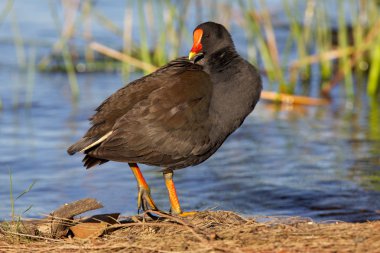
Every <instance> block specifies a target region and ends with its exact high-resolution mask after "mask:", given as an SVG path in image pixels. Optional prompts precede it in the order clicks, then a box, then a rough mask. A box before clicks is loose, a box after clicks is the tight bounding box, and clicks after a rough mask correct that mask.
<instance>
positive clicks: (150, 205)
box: [137, 187, 159, 212]
mask: <svg viewBox="0 0 380 253" xmlns="http://www.w3.org/2000/svg"><path fill="white" fill-rule="evenodd" d="M137 208H138V211H139V212H140V210H142V211H144V212H145V211H148V210H153V211H159V209H158V208H157V206H156V204H155V203H154V200H153V198H152V196H151V194H150V190H149V189H146V188H143V187H141V188H139V193H138V197H137Z"/></svg>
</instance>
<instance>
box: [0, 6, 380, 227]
mask: <svg viewBox="0 0 380 253" xmlns="http://www.w3.org/2000/svg"><path fill="white" fill-rule="evenodd" d="M35 2H41V5H37V4H35ZM45 2H46V1H43V0H39V1H33V4H32V3H31V2H29V1H23V4H20V2H19V1H16V2H15V5H16V6H15V11H17V13H18V15H17V17H18V18H19V20H18V22H19V25H20V29H22V34H23V36H24V37H25V38H29V39H36V38H38V39H40V40H41V39H43V40H44V41H47V42H51V43H52V42H54V39H55V38H56V36H57V32H56V31H55V28H54V26H53V24H52V22H51V18H50V17H49V15H50V14H49V12H47V13H45V12H43V11H44V10H46V8H47V7H46V6H44V5H42V3H45ZM102 3H103V4H104V2H102V1H100V4H102ZM0 7H1V6H0ZM104 7H105V8H104V13H105V14H106V15H107V16H109V17H112V18H113V19H114V20H115V22H116V23H117V21H118V24H122V18H123V11H122V10H120V8H119V6H118V4H112V5H104ZM28 10H31V11H30V12H28ZM31 13H32V14H31ZM33 13H38V14H39V15H33ZM111 14H112V15H111ZM7 20H8V21H6V22H5V23H3V24H2V26H0V55H2V57H0V96H1V99H2V102H3V106H4V109H3V110H2V111H0V219H9V218H10V213H11V208H10V207H11V204H10V192H9V186H10V178H9V172H11V174H12V177H13V180H12V182H13V193H14V196H15V197H16V196H17V195H18V194H20V193H22V192H23V191H24V190H25V189H27V188H28V186H29V185H30V184H31V183H32V182H33V181H34V180H36V183H35V185H34V186H33V188H32V190H31V191H30V192H29V193H27V194H25V195H24V196H22V197H21V198H19V199H17V200H16V201H15V205H16V213H17V214H22V215H23V217H40V216H41V215H44V214H48V213H50V212H51V211H52V210H54V209H56V208H57V207H58V206H60V205H62V204H64V203H67V202H71V201H74V200H78V199H80V198H85V197H93V198H97V199H98V200H100V201H101V202H102V203H103V205H104V208H103V209H102V210H99V211H97V212H104V213H106V212H121V213H123V214H135V213H136V196H137V191H136V183H135V181H134V178H133V176H132V173H131V172H130V170H129V168H128V166H127V165H126V164H121V163H115V162H109V163H106V164H104V165H102V166H100V167H96V168H94V169H91V170H85V169H84V168H83V167H82V165H81V159H82V157H81V156H80V155H77V156H73V157H71V156H69V155H67V153H66V149H67V147H68V146H69V145H70V144H72V143H73V142H74V141H76V140H77V139H78V138H80V137H81V136H82V135H83V133H84V132H85V131H86V129H87V128H88V127H89V124H88V121H87V118H88V117H89V116H91V114H92V113H93V110H94V109H95V108H96V107H97V105H99V103H101V101H103V100H104V99H105V98H106V97H107V96H109V95H110V94H112V93H113V92H114V91H115V90H117V89H118V88H120V87H121V86H122V85H123V83H124V81H123V77H122V76H121V74H120V73H88V74H79V75H78V76H77V77H78V82H79V85H80V91H81V94H80V99H79V101H78V102H77V103H75V102H73V101H72V98H71V94H70V87H69V83H68V80H67V77H66V75H65V74H64V73H41V72H36V73H35V76H34V79H33V78H32V80H33V81H28V80H29V79H28V78H29V77H28V71H27V70H23V69H20V68H18V63H17V59H16V54H17V50H16V48H15V46H14V43H13V42H12V36H11V35H10V34H12V33H11V32H10V31H11V22H10V21H9V19H7ZM190 29H192V28H191V27H189V30H190ZM95 35H96V36H97V37H99V38H103V39H104V41H107V40H108V41H111V40H113V39H116V38H117V39H118V40H120V38H118V37H116V36H114V35H111V34H110V33H107V32H105V31H104V30H101V29H100V28H98V30H97V29H95ZM113 36H114V37H113ZM233 36H234V38H235V37H236V38H237V43H236V44H237V45H238V48H239V45H244V43H245V41H243V38H242V35H241V34H240V33H239V32H238V31H237V32H236V36H235V34H234V33H233ZM188 44H189V45H190V42H189V43H188ZM32 48H33V47H30V46H28V47H26V51H25V53H26V55H27V56H28V55H30V54H31V52H32V50H34V49H32ZM35 50H36V58H37V59H40V58H41V57H42V56H44V55H46V53H48V52H49V48H47V47H44V46H38V47H37V46H36V49H35ZM186 52H187V51H186V50H182V51H181V53H182V54H186ZM242 54H245V52H243V51H242ZM141 75H142V73H134V74H132V75H131V76H130V77H129V80H133V79H136V78H138V77H140V76H141ZM357 85H360V83H358V84H357ZM264 86H265V88H268V83H267V81H266V80H265V82H264ZM28 87H29V89H31V90H32V92H31V93H28V92H26V91H27V90H28ZM342 94H343V92H342V90H341V89H340V88H339V86H338V87H337V88H336V89H335V90H334V91H333V96H334V103H333V104H331V105H329V106H324V107H282V108H278V107H276V106H273V105H271V104H268V103H264V102H260V103H259V105H258V106H257V108H256V109H255V111H254V113H253V114H251V115H250V116H249V117H248V118H247V119H246V121H245V123H244V124H243V126H242V127H241V128H240V129H239V130H238V131H236V132H235V133H234V134H233V135H231V136H230V137H229V139H228V140H227V141H226V142H225V143H224V145H223V146H222V147H221V149H220V150H219V151H218V152H217V153H216V154H215V155H214V156H212V157H211V158H210V159H209V160H207V161H206V162H204V163H203V164H201V165H199V166H196V167H190V168H186V169H183V170H179V171H176V172H175V182H176V185H177V187H178V193H179V197H180V201H181V202H182V207H183V209H185V210H194V209H196V210H203V209H210V208H211V209H214V208H215V209H225V210H233V211H237V212H240V213H243V214H247V215H299V216H303V217H311V218H313V219H316V220H344V221H364V220H374V219H379V218H380V211H379V210H380V180H379V178H380V158H379V150H380V130H379V127H378V123H379V122H380V110H379V108H377V107H376V106H372V107H371V106H370V103H369V101H368V100H367V99H366V97H365V96H364V95H361V93H360V92H358V93H357V94H358V97H357V98H356V99H355V101H354V102H353V103H352V104H350V103H346V102H345V100H344V99H343V98H342V97H341V96H342ZM142 167H143V171H144V175H145V176H146V179H147V181H148V182H149V184H150V185H151V189H152V194H153V197H154V198H155V200H156V202H157V204H158V205H159V207H161V208H162V209H163V210H168V209H169V203H168V200H167V194H166V189H165V186H164V182H163V178H162V175H161V173H160V172H159V168H154V167H148V166H142ZM30 205H32V207H31V209H30V210H29V211H27V212H26V213H24V214H23V211H24V210H25V209H27V208H28V207H29V206H30Z"/></svg>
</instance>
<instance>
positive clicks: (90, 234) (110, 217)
mask: <svg viewBox="0 0 380 253" xmlns="http://www.w3.org/2000/svg"><path fill="white" fill-rule="evenodd" d="M119 215H120V213H110V214H98V215H94V216H91V217H89V218H86V219H84V220H80V221H79V223H78V224H76V225H74V226H72V227H70V231H71V232H72V233H73V235H74V237H75V238H81V239H85V238H94V237H99V236H101V235H103V234H104V232H105V231H106V230H107V228H108V227H109V226H110V225H113V224H115V223H118V221H117V219H118V218H119Z"/></svg>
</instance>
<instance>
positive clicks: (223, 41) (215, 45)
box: [189, 22, 234, 63]
mask: <svg viewBox="0 0 380 253" xmlns="http://www.w3.org/2000/svg"><path fill="white" fill-rule="evenodd" d="M225 47H234V43H233V41H232V39H231V35H230V33H229V32H228V31H227V29H226V28H225V27H224V26H223V25H221V24H217V23H214V22H206V23H202V24H200V25H198V26H197V27H196V28H195V29H194V32H193V47H192V48H191V50H190V53H189V60H190V61H193V62H194V63H195V62H197V61H199V60H201V59H203V58H204V57H207V55H211V54H212V53H214V52H216V51H218V50H219V49H222V48H225Z"/></svg>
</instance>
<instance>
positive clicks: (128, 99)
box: [67, 58, 201, 155]
mask: <svg viewBox="0 0 380 253" xmlns="http://www.w3.org/2000/svg"><path fill="white" fill-rule="evenodd" d="M183 69H187V70H189V71H196V72H199V71H200V70H201V67H200V66H198V65H195V64H192V63H190V62H189V61H187V60H186V59H184V58H179V59H176V60H173V61H171V62H169V63H168V64H167V65H165V66H163V67H162V68H160V69H158V70H157V71H155V72H153V73H152V74H150V75H147V76H144V77H142V78H140V79H137V80H135V81H133V82H131V83H129V84H128V85H126V86H124V87H122V88H121V89H119V90H118V91H116V92H115V93H114V94H112V95H111V96H110V97H108V98H107V99H106V100H105V101H104V102H103V103H102V104H101V105H100V106H98V107H97V108H96V113H95V114H94V115H93V116H92V117H91V118H90V121H91V124H92V126H91V127H90V129H89V130H88V131H87V132H86V134H85V135H84V136H83V137H82V138H81V139H80V140H79V141H77V142H76V143H74V144H73V145H72V146H70V147H69V148H68V150H67V151H68V153H69V154H71V155H73V154H75V153H76V152H84V151H86V150H88V149H90V148H92V147H95V146H97V145H99V144H100V143H101V142H103V141H104V140H105V138H106V137H109V135H110V134H111V131H112V128H113V127H114V125H115V123H116V121H117V120H118V119H120V118H121V117H122V116H123V115H124V114H126V113H127V112H128V111H129V110H131V109H132V108H133V107H134V106H136V104H138V103H139V102H141V101H144V100H146V99H147V98H148V96H150V94H151V93H152V92H153V91H155V90H157V89H158V88H160V87H161V85H162V82H163V81H162V80H165V77H170V76H172V75H176V74H177V73H181V72H183ZM169 81H170V80H169Z"/></svg>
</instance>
